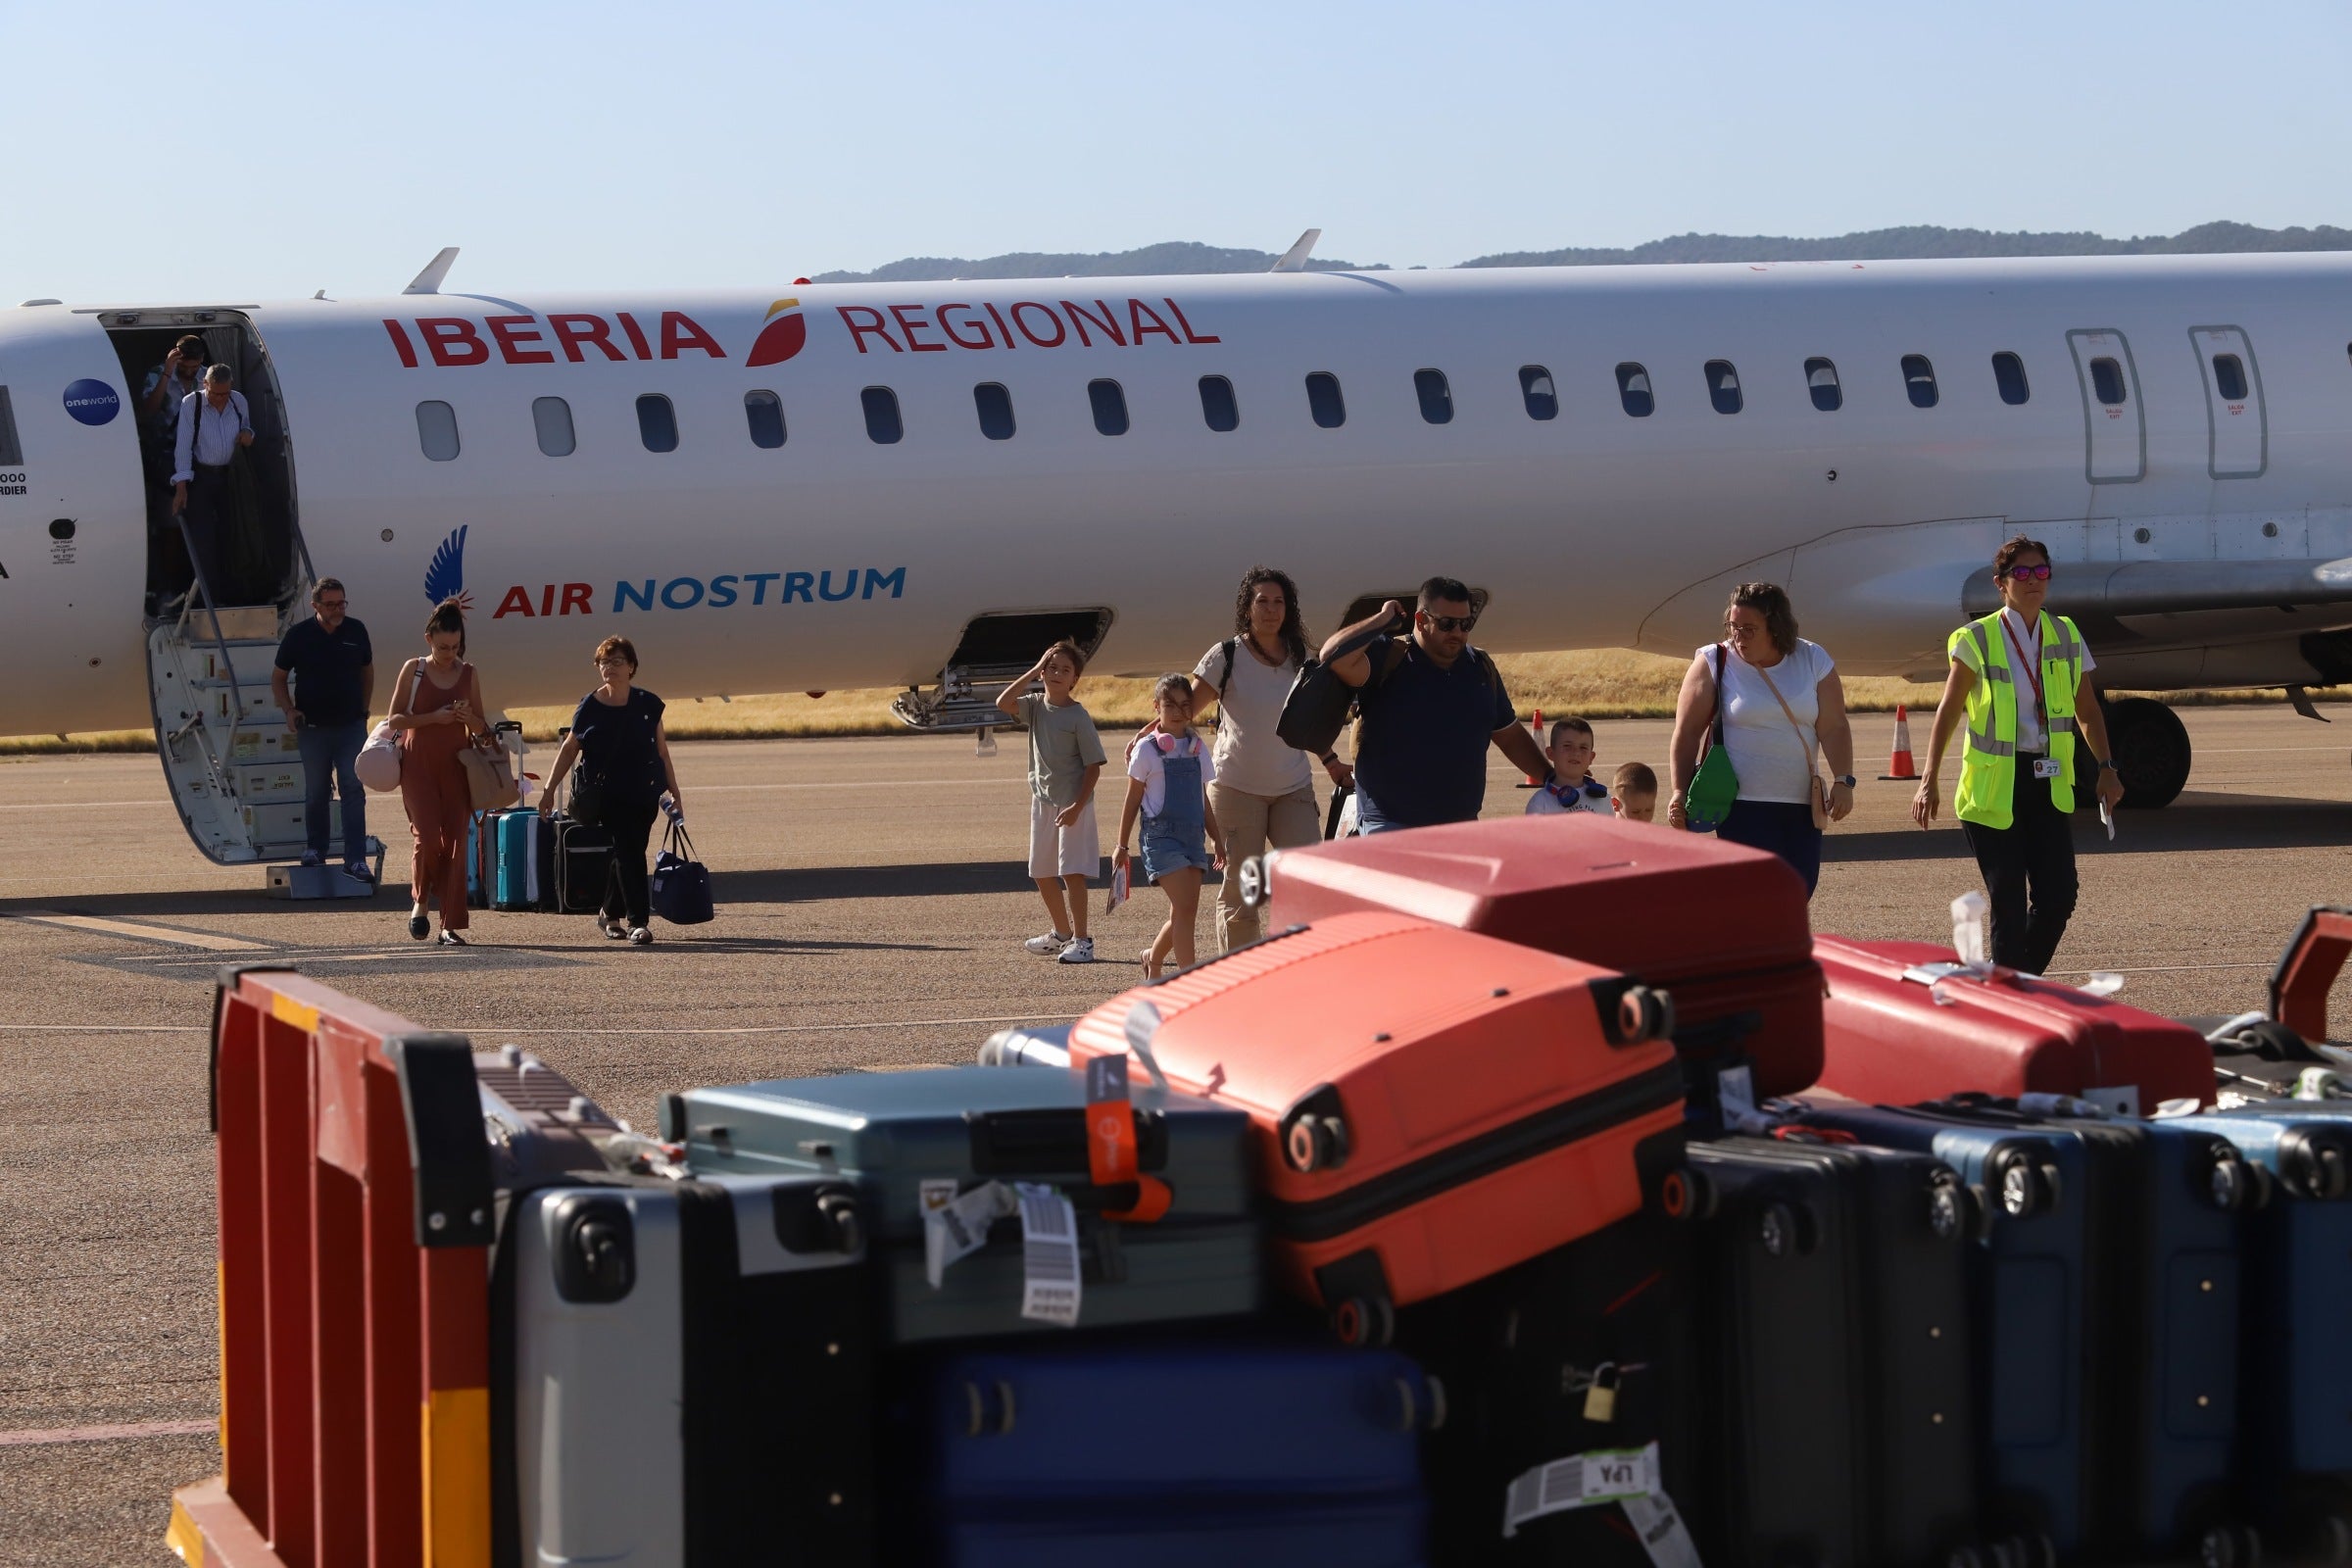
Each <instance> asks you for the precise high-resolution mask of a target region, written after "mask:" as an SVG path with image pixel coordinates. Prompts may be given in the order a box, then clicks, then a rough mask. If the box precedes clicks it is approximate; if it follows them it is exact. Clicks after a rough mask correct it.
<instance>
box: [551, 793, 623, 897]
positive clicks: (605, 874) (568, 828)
mask: <svg viewBox="0 0 2352 1568" xmlns="http://www.w3.org/2000/svg"><path fill="white" fill-rule="evenodd" d="M548 824H549V827H550V829H551V839H552V846H551V858H552V859H553V861H554V872H555V874H554V876H553V878H552V879H551V881H552V885H553V887H554V889H555V899H554V901H553V903H552V904H551V905H550V906H549V907H551V908H553V909H554V910H555V912H556V913H558V914H594V913H596V912H597V911H598V910H599V909H601V908H603V907H604V903H605V892H606V888H607V886H608V885H609V883H610V881H611V879H612V876H613V835H612V833H611V832H610V831H609V830H608V829H606V828H603V827H600V826H598V825H596V824H595V823H593V822H580V821H575V820H573V819H572V818H570V817H568V816H562V815H558V816H554V817H550V818H549V819H548ZM543 885H546V884H543Z"/></svg>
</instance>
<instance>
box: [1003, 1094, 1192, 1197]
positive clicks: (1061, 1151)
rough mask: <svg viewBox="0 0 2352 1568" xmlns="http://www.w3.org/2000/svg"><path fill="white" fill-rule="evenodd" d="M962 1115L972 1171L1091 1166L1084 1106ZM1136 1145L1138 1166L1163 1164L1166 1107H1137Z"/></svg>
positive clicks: (1056, 1172)
mask: <svg viewBox="0 0 2352 1568" xmlns="http://www.w3.org/2000/svg"><path fill="white" fill-rule="evenodd" d="M963 1120H964V1126H965V1128H966V1129H967V1131H968V1134H969V1137H970V1140H971V1165H972V1173H973V1174H974V1175H976V1176H1032V1177H1034V1176H1081V1177H1082V1176H1085V1175H1087V1174H1088V1173H1089V1172H1090V1171H1091V1170H1092V1169H1093V1168H1094V1167H1093V1165H1092V1164H1091V1163H1090V1162H1089V1159H1088V1150H1087V1138H1086V1112H1085V1111H1084V1110H1083V1109H1080V1108H1078V1107H1075V1106H1072V1107H1069V1108H1066V1109H1063V1108H1050V1109H1043V1110H967V1111H965V1112H964V1113H963ZM1135 1145H1136V1149H1135V1152H1136V1168H1137V1169H1139V1170H1164V1169H1165V1168H1166V1167H1167V1163H1168V1119H1167V1114H1166V1112H1164V1111H1161V1110H1158V1109H1156V1108H1147V1107H1145V1106H1141V1105H1139V1106H1137V1107H1136V1111H1135ZM1125 1185H1127V1186H1129V1187H1132V1186H1133V1185H1134V1184H1133V1183H1128V1184H1125Z"/></svg>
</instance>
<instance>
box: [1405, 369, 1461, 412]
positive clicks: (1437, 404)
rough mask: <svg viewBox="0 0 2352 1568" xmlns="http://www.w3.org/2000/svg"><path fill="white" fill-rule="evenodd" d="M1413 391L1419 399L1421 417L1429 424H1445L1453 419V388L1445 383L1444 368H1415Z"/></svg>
mask: <svg viewBox="0 0 2352 1568" xmlns="http://www.w3.org/2000/svg"><path fill="white" fill-rule="evenodd" d="M1413 391H1414V392H1415V393H1416V394H1417V395H1418V396H1419V397H1420V399H1421V417H1422V418H1424V419H1427V420H1428V421H1429V422H1430V423H1431V424H1447V423H1450V422H1452V419H1453V388H1451V387H1449V386H1447V385H1446V372H1445V371H1444V370H1415V371H1414V372H1413Z"/></svg>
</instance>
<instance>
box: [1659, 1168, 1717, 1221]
mask: <svg viewBox="0 0 2352 1568" xmlns="http://www.w3.org/2000/svg"><path fill="white" fill-rule="evenodd" d="M1657 1196H1658V1212H1659V1213H1661V1214H1663V1215H1665V1216H1666V1217H1667V1218H1668V1219H1689V1220H1700V1219H1713V1218H1714V1217H1715V1198H1716V1194H1715V1184H1714V1183H1713V1182H1712V1181H1709V1180H1708V1179H1707V1174H1706V1172H1704V1171H1698V1170H1692V1169H1691V1168H1690V1167H1689V1166H1685V1167H1684V1168H1683V1169H1681V1170H1670V1171H1668V1172H1667V1173H1666V1174H1665V1175H1664V1176H1663V1177H1662V1178H1660V1179H1659V1181H1658V1195H1657Z"/></svg>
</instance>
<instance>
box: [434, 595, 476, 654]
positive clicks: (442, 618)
mask: <svg viewBox="0 0 2352 1568" xmlns="http://www.w3.org/2000/svg"><path fill="white" fill-rule="evenodd" d="M453 631H454V632H456V633H457V634H458V657H459V658H460V659H464V658H465V657H466V607H465V606H464V605H461V604H459V603H458V602H457V601H456V600H455V599H444V600H442V601H441V602H440V603H439V604H437V605H435V606H434V607H433V613H431V614H430V615H427V616H426V617H425V619H424V634H425V635H426V636H427V637H430V636H432V635H433V634H434V633H435V632H453Z"/></svg>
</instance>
